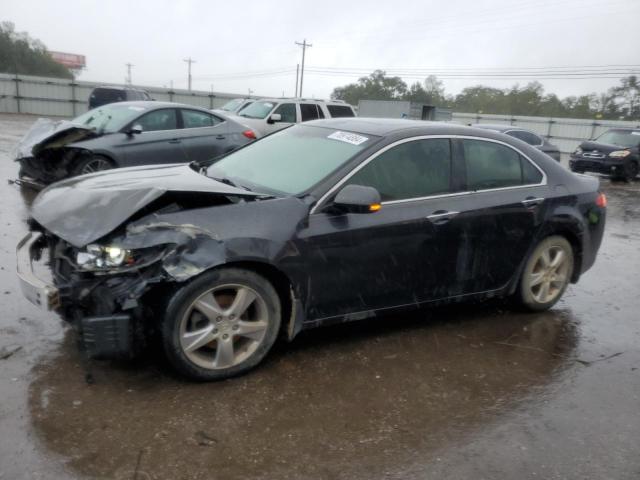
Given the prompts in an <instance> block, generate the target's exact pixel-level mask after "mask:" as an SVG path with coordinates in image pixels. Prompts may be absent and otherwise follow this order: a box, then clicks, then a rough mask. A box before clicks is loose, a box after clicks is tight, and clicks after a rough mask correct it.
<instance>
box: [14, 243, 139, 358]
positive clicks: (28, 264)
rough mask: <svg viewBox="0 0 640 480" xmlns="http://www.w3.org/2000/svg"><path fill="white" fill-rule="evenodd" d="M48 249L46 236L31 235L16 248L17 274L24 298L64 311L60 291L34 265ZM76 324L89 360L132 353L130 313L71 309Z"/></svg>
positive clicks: (45, 307) (52, 309)
mask: <svg viewBox="0 0 640 480" xmlns="http://www.w3.org/2000/svg"><path fill="white" fill-rule="evenodd" d="M45 248H47V242H46V241H45V238H44V235H43V234H42V233H40V232H30V233H28V234H27V235H26V236H25V237H24V238H23V239H22V240H21V241H20V242H19V243H18V246H17V247H16V260H17V272H18V278H19V280H20V288H21V290H22V293H23V294H24V296H25V297H26V298H27V300H29V301H30V302H31V303H33V304H34V305H35V306H37V307H38V308H40V309H41V310H43V311H45V312H57V313H60V311H61V310H62V308H63V305H62V302H61V293H60V290H59V289H58V288H57V287H56V286H55V285H53V284H52V283H49V282H47V281H45V280H42V279H41V278H39V277H38V276H37V275H36V273H35V272H34V268H33V263H34V262H36V261H38V260H39V259H41V258H42V254H43V250H45ZM72 307H73V305H72ZM72 310H74V311H75V314H74V315H73V318H74V321H73V325H74V327H75V328H76V330H77V331H78V334H79V335H80V340H81V343H82V345H83V347H84V349H85V351H86V352H87V355H88V356H89V357H90V358H121V357H128V356H131V355H132V353H133V332H132V321H131V316H130V315H128V314H122V313H121V314H112V315H94V316H83V315H82V314H81V313H80V312H81V309H76V308H72Z"/></svg>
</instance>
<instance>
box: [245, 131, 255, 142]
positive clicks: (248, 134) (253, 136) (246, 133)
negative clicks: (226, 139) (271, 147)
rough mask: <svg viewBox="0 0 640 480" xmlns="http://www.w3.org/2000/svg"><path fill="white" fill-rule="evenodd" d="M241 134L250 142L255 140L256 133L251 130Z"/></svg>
mask: <svg viewBox="0 0 640 480" xmlns="http://www.w3.org/2000/svg"><path fill="white" fill-rule="evenodd" d="M242 134H243V135H244V136H245V137H247V138H250V139H251V140H255V139H256V133H255V132H254V131H253V130H245V131H244V132H242Z"/></svg>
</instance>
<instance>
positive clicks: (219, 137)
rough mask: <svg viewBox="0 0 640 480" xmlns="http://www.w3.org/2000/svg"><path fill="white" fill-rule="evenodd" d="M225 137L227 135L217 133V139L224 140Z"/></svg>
mask: <svg viewBox="0 0 640 480" xmlns="http://www.w3.org/2000/svg"><path fill="white" fill-rule="evenodd" d="M225 138H227V137H225V136H224V135H216V140H224V139H225Z"/></svg>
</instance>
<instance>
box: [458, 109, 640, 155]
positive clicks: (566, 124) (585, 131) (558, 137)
mask: <svg viewBox="0 0 640 480" xmlns="http://www.w3.org/2000/svg"><path fill="white" fill-rule="evenodd" d="M452 120H453V121H454V122H457V123H462V124H464V125H469V124H474V123H491V124H499V125H513V126H514V127H522V128H526V129H528V130H531V131H533V132H536V133H537V134H538V135H541V136H543V137H545V138H547V139H549V141H550V142H551V143H553V144H554V145H556V146H557V147H558V148H559V149H560V151H561V152H562V154H563V158H566V157H567V155H568V154H569V153H571V152H573V151H574V150H575V149H576V147H577V146H578V145H579V144H580V143H581V142H583V141H584V140H589V139H591V138H595V137H597V136H598V135H600V134H601V133H604V132H605V131H607V130H609V129H610V128H615V127H632V128H640V122H627V121H621V120H584V119H577V118H548V117H525V116H510V115H486V114H475V113H454V114H453V119H452Z"/></svg>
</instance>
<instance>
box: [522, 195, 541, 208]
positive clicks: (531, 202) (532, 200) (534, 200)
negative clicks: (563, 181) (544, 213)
mask: <svg viewBox="0 0 640 480" xmlns="http://www.w3.org/2000/svg"><path fill="white" fill-rule="evenodd" d="M542 202H544V198H540V197H527V198H525V199H524V200H522V202H521V203H522V205H524V206H525V207H527V208H533V207H537V206H538V205H540V204H541V203H542Z"/></svg>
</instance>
